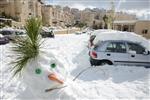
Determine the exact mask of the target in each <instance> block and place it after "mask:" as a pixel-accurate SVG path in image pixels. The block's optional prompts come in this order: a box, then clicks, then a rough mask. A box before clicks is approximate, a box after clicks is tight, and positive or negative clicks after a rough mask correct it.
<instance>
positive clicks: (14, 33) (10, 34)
mask: <svg viewBox="0 0 150 100" xmlns="http://www.w3.org/2000/svg"><path fill="white" fill-rule="evenodd" d="M0 34H2V35H4V36H5V37H7V38H8V39H9V40H13V39H15V38H17V37H18V36H24V35H25V31H24V30H19V29H9V28H8V29H7V28H6V29H5V28H4V29H1V30H0Z"/></svg>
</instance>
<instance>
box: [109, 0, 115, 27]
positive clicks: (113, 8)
mask: <svg viewBox="0 0 150 100" xmlns="http://www.w3.org/2000/svg"><path fill="white" fill-rule="evenodd" d="M110 11H111V12H110V16H111V27H112V29H113V25H114V20H115V4H114V0H111V9H110Z"/></svg>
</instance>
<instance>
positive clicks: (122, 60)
mask: <svg viewBox="0 0 150 100" xmlns="http://www.w3.org/2000/svg"><path fill="white" fill-rule="evenodd" d="M89 55H90V63H91V65H104V64H109V65H113V64H114V65H117V64H121V65H122V64H123V65H136V66H146V67H150V51H149V50H147V49H146V48H145V47H144V46H143V45H141V44H140V43H137V42H131V41H128V40H104V41H99V42H98V43H97V44H96V45H95V46H93V47H92V48H91V50H90V52H89Z"/></svg>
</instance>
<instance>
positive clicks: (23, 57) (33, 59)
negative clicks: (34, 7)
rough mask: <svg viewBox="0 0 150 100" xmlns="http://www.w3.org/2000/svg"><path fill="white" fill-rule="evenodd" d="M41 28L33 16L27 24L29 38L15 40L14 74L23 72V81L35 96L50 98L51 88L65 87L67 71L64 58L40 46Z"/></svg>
mask: <svg viewBox="0 0 150 100" xmlns="http://www.w3.org/2000/svg"><path fill="white" fill-rule="evenodd" d="M39 30H40V21H39V20H38V19H36V18H31V19H29V20H28V21H27V25H26V32H27V38H25V39H23V38H19V39H16V40H15V41H14V45H15V47H14V48H13V51H14V56H15V58H16V61H14V62H15V63H16V65H15V66H14V70H13V71H14V73H15V74H14V75H16V73H21V78H22V82H23V83H24V84H25V85H26V87H27V88H28V89H29V91H30V92H31V93H32V95H33V96H35V97H39V98H48V97H50V90H53V89H59V88H62V87H65V85H64V84H65V81H66V77H67V71H66V69H65V64H64V60H63V59H60V58H56V56H55V55H54V54H53V53H51V52H50V50H48V49H47V50H46V49H41V48H40V46H39V44H40V41H39V38H41V37H40V35H39Z"/></svg>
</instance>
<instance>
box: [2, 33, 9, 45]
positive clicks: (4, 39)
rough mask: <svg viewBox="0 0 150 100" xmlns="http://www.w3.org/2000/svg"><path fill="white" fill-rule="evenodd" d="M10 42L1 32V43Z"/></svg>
mask: <svg viewBox="0 0 150 100" xmlns="http://www.w3.org/2000/svg"><path fill="white" fill-rule="evenodd" d="M7 43H9V39H8V38H7V37H4V36H3V35H2V34H0V45H2V44H7Z"/></svg>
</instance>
